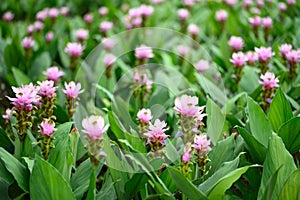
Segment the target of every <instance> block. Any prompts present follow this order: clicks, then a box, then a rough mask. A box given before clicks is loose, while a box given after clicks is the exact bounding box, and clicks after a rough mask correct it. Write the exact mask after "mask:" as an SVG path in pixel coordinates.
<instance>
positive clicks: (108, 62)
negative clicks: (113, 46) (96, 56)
mask: <svg viewBox="0 0 300 200" xmlns="http://www.w3.org/2000/svg"><path fill="white" fill-rule="evenodd" d="M116 60H117V58H116V56H114V55H113V54H106V55H105V56H104V59H103V61H104V64H105V66H106V67H109V66H111V65H113V64H114V63H115V62H116Z"/></svg>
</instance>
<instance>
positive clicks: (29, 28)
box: [27, 24, 35, 35]
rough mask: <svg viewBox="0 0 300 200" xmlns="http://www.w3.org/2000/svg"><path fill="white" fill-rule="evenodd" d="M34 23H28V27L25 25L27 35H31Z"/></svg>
mask: <svg viewBox="0 0 300 200" xmlns="http://www.w3.org/2000/svg"><path fill="white" fill-rule="evenodd" d="M34 29H35V28H34V25H32V24H30V25H29V26H28V27H27V33H28V35H32V34H33V32H34Z"/></svg>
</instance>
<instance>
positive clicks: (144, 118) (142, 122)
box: [137, 108, 153, 138]
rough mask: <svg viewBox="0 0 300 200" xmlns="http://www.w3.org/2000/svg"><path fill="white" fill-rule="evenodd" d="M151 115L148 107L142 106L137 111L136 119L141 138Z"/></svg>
mask: <svg viewBox="0 0 300 200" xmlns="http://www.w3.org/2000/svg"><path fill="white" fill-rule="evenodd" d="M152 117H153V116H152V113H151V110H150V109H146V108H142V109H141V110H139V111H138V113H137V119H138V121H139V133H140V137H141V138H144V133H145V132H146V131H147V130H148V127H149V123H150V121H151V119H152Z"/></svg>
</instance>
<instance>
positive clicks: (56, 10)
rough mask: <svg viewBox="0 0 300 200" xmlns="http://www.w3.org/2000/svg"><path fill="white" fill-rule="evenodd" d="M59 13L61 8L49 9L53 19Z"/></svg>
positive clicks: (49, 14)
mask: <svg viewBox="0 0 300 200" xmlns="http://www.w3.org/2000/svg"><path fill="white" fill-rule="evenodd" d="M58 15H59V10H58V9H57V8H50V9H49V11H48V16H49V17H50V18H51V19H55V18H56V17H57V16H58Z"/></svg>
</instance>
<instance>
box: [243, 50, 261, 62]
mask: <svg viewBox="0 0 300 200" xmlns="http://www.w3.org/2000/svg"><path fill="white" fill-rule="evenodd" d="M246 57H247V62H248V64H250V65H252V64H254V63H255V62H256V61H257V60H258V56H257V53H256V52H254V51H248V52H247V53H246Z"/></svg>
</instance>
